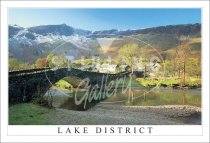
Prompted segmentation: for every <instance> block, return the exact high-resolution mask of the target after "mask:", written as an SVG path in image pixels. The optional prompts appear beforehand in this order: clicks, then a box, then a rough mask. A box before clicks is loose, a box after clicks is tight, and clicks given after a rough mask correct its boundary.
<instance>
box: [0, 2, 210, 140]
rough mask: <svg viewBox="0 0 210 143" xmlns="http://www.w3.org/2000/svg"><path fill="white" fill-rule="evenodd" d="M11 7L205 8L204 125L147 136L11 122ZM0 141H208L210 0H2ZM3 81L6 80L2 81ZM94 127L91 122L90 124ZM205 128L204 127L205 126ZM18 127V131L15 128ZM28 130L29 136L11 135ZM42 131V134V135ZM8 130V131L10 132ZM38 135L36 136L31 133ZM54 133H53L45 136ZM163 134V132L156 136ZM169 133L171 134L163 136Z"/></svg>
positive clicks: (158, 129)
mask: <svg viewBox="0 0 210 143" xmlns="http://www.w3.org/2000/svg"><path fill="white" fill-rule="evenodd" d="M9 7H26V8H27V7H33V8H36V7H37V8H40V7H43V8H45V7H48V8H55V7H56V8H59V7H60V8H63V7H65V8H70V7H71V8H76V7H77V8H90V7H91V8H202V48H203V49H202V62H203V67H202V81H203V84H202V85H203V87H202V109H205V110H203V111H202V126H153V127H155V130H156V132H155V133H154V134H152V135H151V137H148V136H146V135H145V136H82V137H80V136H72V135H71V136H56V135H55V134H53V133H52V131H54V130H56V131H57V127H58V126H7V125H8V64H7V63H8V38H7V37H8V25H7V20H8V19H7V15H8V13H7V8H9ZM1 16H2V17H1V42H2V43H1V68H2V69H1V83H3V84H2V85H1V126H0V127H1V141H2V142H31V141H32V142H39V141H41V142H44V141H45V142H70V141H71V142H81V141H89V142H104V141H112V142H113V141H117V142H141V141H142V142H169V141H173V142H178V141H181V142H184V141H186V142H207V141H209V39H210V38H209V2H208V1H132V2H131V1H83V2H82V1H50V2H49V1H37V2H35V1H12V2H11V1H1ZM2 81H3V82H2ZM89 127H90V128H92V126H89ZM202 129H203V130H202ZM14 131H16V132H14ZM23 133H25V135H28V136H11V135H14V134H16V135H21V134H23ZM40 133H41V134H42V135H40ZM8 134H9V135H8ZM31 135H37V136H31ZM44 135H52V136H44ZM157 135H160V136H157ZM164 135H168V136H164ZM185 135H186V136H185Z"/></svg>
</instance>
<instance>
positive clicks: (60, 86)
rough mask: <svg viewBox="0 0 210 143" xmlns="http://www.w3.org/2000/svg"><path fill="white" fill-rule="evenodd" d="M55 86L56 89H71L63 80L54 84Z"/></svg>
mask: <svg viewBox="0 0 210 143" xmlns="http://www.w3.org/2000/svg"><path fill="white" fill-rule="evenodd" d="M55 85H56V87H59V88H64V89H72V88H73V86H72V85H71V84H70V83H68V82H67V81H65V80H63V79H61V80H59V81H58V82H56V83H55Z"/></svg>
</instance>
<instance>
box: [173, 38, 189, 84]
mask: <svg viewBox="0 0 210 143" xmlns="http://www.w3.org/2000/svg"><path fill="white" fill-rule="evenodd" d="M190 50H191V46H190V45H189V44H188V43H187V42H183V43H181V44H180V46H178V47H177V50H176V53H177V57H176V60H177V65H178V68H179V72H182V73H183V74H182V80H183V83H182V84H185V76H186V63H187V61H188V58H189V55H190Z"/></svg>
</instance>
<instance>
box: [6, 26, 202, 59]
mask: <svg viewBox="0 0 210 143" xmlns="http://www.w3.org/2000/svg"><path fill="white" fill-rule="evenodd" d="M8 28H9V56H10V57H13V58H16V59H18V60H21V61H23V62H29V63H34V62H35V61H36V59H37V58H40V57H46V56H47V55H48V54H49V53H51V52H58V53H59V54H60V53H62V52H63V53H65V54H66V55H67V56H71V57H73V58H75V59H77V58H80V57H81V56H85V57H90V56H93V55H99V54H101V55H104V53H103V52H101V48H103V47H101V46H103V43H101V40H100V39H102V40H108V41H110V40H112V39H113V38H115V39H117V38H121V37H126V36H128V37H129V36H132V37H134V38H136V39H139V40H140V41H144V42H146V43H149V44H150V45H152V46H154V47H155V48H157V49H160V50H164V51H165V50H167V49H170V48H174V47H176V46H177V45H178V44H179V43H180V41H182V39H183V38H185V37H189V36H190V37H191V38H196V37H198V38H199V37H201V24H184V25H168V26H160V27H153V28H146V29H136V30H124V31H120V30H117V29H111V30H101V31H88V30H83V29H77V28H74V27H71V26H68V25H66V24H61V25H41V26H35V27H29V28H23V27H20V26H18V25H9V27H8ZM128 40H129V39H128ZM101 44H102V45H101ZM110 46H111V47H115V49H114V50H111V51H109V52H108V53H106V54H110V55H113V56H116V55H117V51H118V49H119V48H120V47H121V46H122V43H120V42H119V41H117V40H115V41H113V42H112V44H111V45H110ZM199 47H200V44H199V43H197V45H196V46H195V48H196V49H197V50H198V49H199ZM102 51H103V50H102Z"/></svg>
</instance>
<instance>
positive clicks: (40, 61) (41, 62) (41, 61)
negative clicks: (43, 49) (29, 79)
mask: <svg viewBox="0 0 210 143" xmlns="http://www.w3.org/2000/svg"><path fill="white" fill-rule="evenodd" d="M48 66H49V64H48V61H47V58H38V59H37V60H36V63H35V67H36V68H45V67H48Z"/></svg>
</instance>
